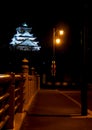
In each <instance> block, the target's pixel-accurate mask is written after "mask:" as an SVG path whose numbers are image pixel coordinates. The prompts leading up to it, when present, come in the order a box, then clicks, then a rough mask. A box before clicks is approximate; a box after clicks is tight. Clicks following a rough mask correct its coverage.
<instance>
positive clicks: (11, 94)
mask: <svg viewBox="0 0 92 130" xmlns="http://www.w3.org/2000/svg"><path fill="white" fill-rule="evenodd" d="M37 89H39V76H37V75H33V76H32V75H29V76H28V79H27V78H26V76H25V75H23V74H14V73H10V74H0V130H2V129H5V130H7V129H14V117H15V115H16V114H17V113H22V112H24V111H26V109H27V106H28V104H29V105H30V100H32V98H33V96H34V94H35V93H36V90H37ZM15 123H16V122H15Z"/></svg>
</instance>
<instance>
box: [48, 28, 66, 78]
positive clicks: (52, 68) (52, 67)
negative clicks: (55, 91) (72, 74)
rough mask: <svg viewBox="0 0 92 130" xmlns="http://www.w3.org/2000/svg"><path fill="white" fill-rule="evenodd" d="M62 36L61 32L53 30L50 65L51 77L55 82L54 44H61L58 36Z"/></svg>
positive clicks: (62, 32)
mask: <svg viewBox="0 0 92 130" xmlns="http://www.w3.org/2000/svg"><path fill="white" fill-rule="evenodd" d="M63 34H64V31H63V30H58V29H55V28H53V58H52V64H51V70H52V71H51V72H52V76H53V80H55V76H56V59H55V46H56V44H60V43H61V38H60V36H61V35H63Z"/></svg>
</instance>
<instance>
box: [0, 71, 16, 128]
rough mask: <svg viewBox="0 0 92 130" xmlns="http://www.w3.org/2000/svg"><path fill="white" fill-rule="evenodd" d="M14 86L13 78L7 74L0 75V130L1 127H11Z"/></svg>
mask: <svg viewBox="0 0 92 130" xmlns="http://www.w3.org/2000/svg"><path fill="white" fill-rule="evenodd" d="M13 96H14V86H13V77H12V75H8V74H0V130H1V129H2V128H3V127H5V126H6V127H7V128H12V127H13V118H14V116H13V108H14V102H13Z"/></svg>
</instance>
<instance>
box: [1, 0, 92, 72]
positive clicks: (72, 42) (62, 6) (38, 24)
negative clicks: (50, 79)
mask: <svg viewBox="0 0 92 130" xmlns="http://www.w3.org/2000/svg"><path fill="white" fill-rule="evenodd" d="M88 5H90V4H89V3H88V2H87V1H84V0H69V1H68V0H64V1H63V0H62V1H61V0H57V1H50V0H49V1H48V0H43V1H42V0H41V1H40V0H38V1H37V0H33V1H31V0H26V1H19V0H18V1H17V0H16V1H8V2H7V3H4V2H2V3H1V4H0V44H1V47H0V48H4V47H6V46H7V45H8V44H9V42H10V41H11V38H12V37H13V35H14V34H15V33H16V27H19V26H21V25H22V23H24V22H26V23H27V24H28V26H29V27H32V30H33V33H34V35H35V36H36V37H37V38H38V40H39V42H40V45H41V46H42V49H41V56H40V58H41V59H42V62H43V63H45V64H46V65H47V66H48V65H49V64H50V62H51V61H50V60H51V55H52V35H53V34H52V30H53V27H56V28H58V27H63V28H64V29H65V31H66V33H65V34H66V38H65V39H66V41H65V43H64V45H62V47H60V48H56V51H57V53H56V55H57V61H58V64H59V68H60V67H63V66H66V67H65V69H66V68H67V70H68V69H70V70H71V69H75V67H76V66H78V65H79V64H77V65H74V64H76V63H78V62H79V61H78V60H79V58H80V53H78V52H80V31H81V27H82V24H83V21H84V17H85V12H86V13H87V15H88V14H89V16H91V12H90V10H89V8H88ZM1 7H2V8H1ZM84 8H85V9H86V11H85V9H84ZM88 12H89V13H88ZM89 19H90V20H91V17H89ZM90 23H91V22H90ZM90 25H91V24H90ZM91 28H92V27H91ZM75 59H76V60H75ZM72 61H73V62H72ZM38 62H39V61H38ZM62 62H64V63H65V64H62ZM69 62H70V63H71V64H69ZM67 66H69V67H67ZM74 66H75V67H74ZM78 69H79V68H78ZM61 71H62V70H61ZM72 71H73V70H72Z"/></svg>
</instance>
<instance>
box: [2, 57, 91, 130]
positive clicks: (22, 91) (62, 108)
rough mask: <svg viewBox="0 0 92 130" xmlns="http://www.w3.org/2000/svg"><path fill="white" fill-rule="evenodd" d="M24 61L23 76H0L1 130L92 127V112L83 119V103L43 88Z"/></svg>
mask: <svg viewBox="0 0 92 130" xmlns="http://www.w3.org/2000/svg"><path fill="white" fill-rule="evenodd" d="M23 62H24V64H23V66H22V69H23V72H22V73H19V74H15V73H13V72H10V73H5V74H0V130H8V129H11V130H26V129H27V130H30V129H36V128H37V129H38V130H42V129H44V130H47V129H48V130H49V129H53V130H54V129H55V130H56V128H58V130H59V129H61V127H64V128H65V129H67V128H68V127H69V128H71V129H73V128H75V127H76V128H77V127H78V128H79V129H82V128H83V129H84V128H89V130H90V129H91V128H92V125H91V124H92V123H91V122H92V112H90V111H88V113H87V115H83V116H82V112H81V103H78V102H77V101H75V100H71V99H70V98H69V96H67V95H66V93H64V91H59V90H57V89H54V90H53V89H44V88H41V83H40V75H39V74H37V72H35V69H34V68H32V69H31V74H30V75H29V71H28V70H29V67H28V65H27V63H28V61H27V60H26V59H24V60H23ZM76 92H77V91H76ZM30 117H31V118H30ZM66 117H67V118H66ZM74 120H75V121H74ZM34 121H35V122H34ZM60 122H61V123H60ZM72 122H74V124H73V123H72ZM45 123H46V124H45ZM55 123H56V124H55ZM81 123H83V125H81ZM35 124H36V125H35ZM48 124H49V125H48Z"/></svg>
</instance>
